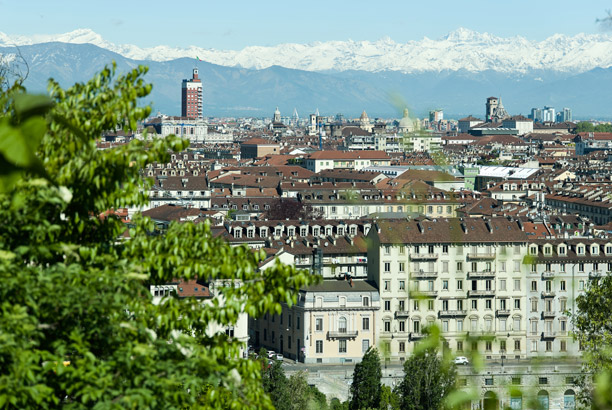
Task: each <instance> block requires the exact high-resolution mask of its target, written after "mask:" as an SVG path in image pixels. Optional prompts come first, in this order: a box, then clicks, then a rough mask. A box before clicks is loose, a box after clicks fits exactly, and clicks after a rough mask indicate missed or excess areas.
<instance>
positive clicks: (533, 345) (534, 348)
mask: <svg viewBox="0 0 612 410" xmlns="http://www.w3.org/2000/svg"><path fill="white" fill-rule="evenodd" d="M531 351H532V352H537V351H538V341H537V340H532V341H531Z"/></svg>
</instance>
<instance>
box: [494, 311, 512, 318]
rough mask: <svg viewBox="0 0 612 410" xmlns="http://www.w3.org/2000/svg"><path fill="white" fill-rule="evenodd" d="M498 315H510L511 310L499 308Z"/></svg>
mask: <svg viewBox="0 0 612 410" xmlns="http://www.w3.org/2000/svg"><path fill="white" fill-rule="evenodd" d="M496 315H497V317H504V316H510V310H508V309H497V312H496Z"/></svg>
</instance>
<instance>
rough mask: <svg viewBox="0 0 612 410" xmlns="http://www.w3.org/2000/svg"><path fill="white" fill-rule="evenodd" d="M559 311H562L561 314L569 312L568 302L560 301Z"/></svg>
mask: <svg viewBox="0 0 612 410" xmlns="http://www.w3.org/2000/svg"><path fill="white" fill-rule="evenodd" d="M559 310H561V312H565V311H566V310H567V300H565V299H560V300H559Z"/></svg>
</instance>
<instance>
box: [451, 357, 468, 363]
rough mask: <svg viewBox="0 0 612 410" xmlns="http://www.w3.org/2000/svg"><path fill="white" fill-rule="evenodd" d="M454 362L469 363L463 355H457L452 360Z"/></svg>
mask: <svg viewBox="0 0 612 410" xmlns="http://www.w3.org/2000/svg"><path fill="white" fill-rule="evenodd" d="M453 363H455V364H470V361H469V360H468V358H467V357H465V356H457V357H456V358H455V360H453Z"/></svg>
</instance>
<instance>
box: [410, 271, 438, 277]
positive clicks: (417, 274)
mask: <svg viewBox="0 0 612 410" xmlns="http://www.w3.org/2000/svg"><path fill="white" fill-rule="evenodd" d="M412 277H413V278H415V279H430V278H437V277H438V272H425V271H422V270H420V271H418V272H412Z"/></svg>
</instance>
